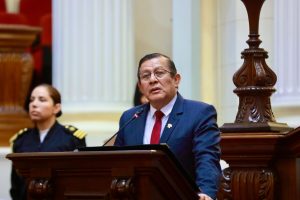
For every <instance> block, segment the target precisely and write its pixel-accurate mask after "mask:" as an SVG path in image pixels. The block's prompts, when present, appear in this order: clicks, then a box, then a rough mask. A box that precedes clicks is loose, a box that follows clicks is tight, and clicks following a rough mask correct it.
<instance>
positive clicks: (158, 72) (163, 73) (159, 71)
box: [139, 69, 172, 81]
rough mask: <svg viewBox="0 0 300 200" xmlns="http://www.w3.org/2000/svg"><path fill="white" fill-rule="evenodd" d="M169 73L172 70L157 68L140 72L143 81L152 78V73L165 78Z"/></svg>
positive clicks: (157, 77) (158, 77)
mask: <svg viewBox="0 0 300 200" xmlns="http://www.w3.org/2000/svg"><path fill="white" fill-rule="evenodd" d="M168 73H170V74H172V72H170V71H168V70H166V69H157V70H154V71H153V72H142V73H140V74H139V77H140V80H142V81H149V80H150V79H151V76H152V74H153V75H154V76H155V78H156V79H162V78H164V77H165V76H166V75H167V74H168Z"/></svg>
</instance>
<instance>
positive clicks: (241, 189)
mask: <svg viewBox="0 0 300 200" xmlns="http://www.w3.org/2000/svg"><path fill="white" fill-rule="evenodd" d="M274 180H275V176H274V173H273V171H271V170H269V169H267V168H266V169H264V168H262V169H254V168H240V169H232V168H230V167H229V168H226V169H224V170H223V178H222V181H221V188H222V192H221V194H220V196H219V199H249V200H250V199H251V200H252V199H253V200H263V199H274V193H275V191H274V186H275V184H274V182H275V181H274Z"/></svg>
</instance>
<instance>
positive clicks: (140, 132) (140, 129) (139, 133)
mask: <svg viewBox="0 0 300 200" xmlns="http://www.w3.org/2000/svg"><path fill="white" fill-rule="evenodd" d="M149 109H150V105H149V104H145V105H144V111H143V112H142V113H141V116H140V117H139V118H137V119H136V121H135V123H136V125H135V126H134V127H136V129H135V130H134V132H135V135H136V144H143V140H144V132H145V127H146V120H147V114H148V111H149Z"/></svg>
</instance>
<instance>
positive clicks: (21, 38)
mask: <svg viewBox="0 0 300 200" xmlns="http://www.w3.org/2000/svg"><path fill="white" fill-rule="evenodd" d="M39 31H40V29H39V28H33V27H28V26H21V25H4V24H1V25H0V146H8V145H9V138H10V137H11V136H12V135H13V134H14V133H16V132H17V131H18V130H20V129H21V128H25V127H28V126H31V121H30V119H29V118H28V115H27V112H26V110H25V109H24V104H25V100H26V97H27V95H28V92H29V91H28V90H29V87H30V84H31V78H32V73H33V59H32V56H31V54H30V53H29V48H30V46H31V44H32V42H33V41H34V39H35V37H36V35H37V33H38V32H39Z"/></svg>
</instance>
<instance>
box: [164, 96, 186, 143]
mask: <svg viewBox="0 0 300 200" xmlns="http://www.w3.org/2000/svg"><path fill="white" fill-rule="evenodd" d="M183 101H184V99H183V98H182V96H181V95H180V94H179V93H177V99H176V102H175V104H174V106H173V108H172V112H171V113H170V116H169V119H168V121H167V123H166V126H165V128H164V131H163V133H162V136H161V138H160V143H166V142H167V141H168V139H169V138H170V136H171V135H172V133H173V130H174V129H175V127H176V126H177V124H178V121H179V119H180V117H181V114H182V113H183Z"/></svg>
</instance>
